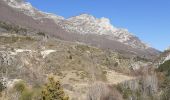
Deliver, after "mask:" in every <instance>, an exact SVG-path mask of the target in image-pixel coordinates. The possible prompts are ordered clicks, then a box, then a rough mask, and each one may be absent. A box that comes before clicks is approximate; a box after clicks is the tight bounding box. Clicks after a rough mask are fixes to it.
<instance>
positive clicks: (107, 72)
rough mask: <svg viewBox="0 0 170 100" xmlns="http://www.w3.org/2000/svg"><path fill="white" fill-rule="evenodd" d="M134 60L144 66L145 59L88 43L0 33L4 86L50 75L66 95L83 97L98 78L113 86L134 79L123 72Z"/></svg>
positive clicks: (39, 80)
mask: <svg viewBox="0 0 170 100" xmlns="http://www.w3.org/2000/svg"><path fill="white" fill-rule="evenodd" d="M135 63H143V64H142V65H141V66H144V65H145V64H146V63H149V62H148V61H144V60H140V61H139V60H135V58H134V59H132V58H125V57H124V56H123V55H121V54H119V53H117V52H112V51H103V50H101V49H98V48H95V47H90V46H88V45H83V44H77V43H71V42H65V41H61V40H57V39H47V40H46V39H44V38H43V37H42V36H41V35H31V36H25V35H18V34H11V33H1V34H0V72H1V74H0V77H1V78H3V79H5V81H6V82H7V84H6V85H7V87H8V86H12V85H13V83H14V81H16V80H24V81H26V82H27V83H28V84H30V85H31V86H35V85H37V84H39V85H41V84H43V83H44V81H45V79H46V78H47V77H48V75H50V74H53V75H55V77H57V78H58V79H60V81H61V82H62V84H63V87H64V89H65V90H66V92H67V93H68V94H69V95H70V97H77V96H78V97H79V96H85V94H86V92H87V87H88V86H89V83H93V82H98V81H102V82H105V83H106V84H111V85H115V84H118V83H121V82H124V81H127V80H131V79H134V78H135V77H133V76H128V75H126V74H124V73H128V74H130V72H131V69H132V68H133V67H136V66H135V65H134V64H135ZM115 70H116V71H115ZM118 71H119V73H118ZM120 72H121V73H120ZM122 72H123V73H122ZM76 100H78V99H76ZM79 100H82V99H81V98H80V99H79Z"/></svg>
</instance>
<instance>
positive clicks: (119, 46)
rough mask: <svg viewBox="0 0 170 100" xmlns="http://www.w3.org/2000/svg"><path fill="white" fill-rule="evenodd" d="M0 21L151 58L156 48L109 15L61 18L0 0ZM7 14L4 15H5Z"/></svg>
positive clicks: (156, 52) (14, 1)
mask: <svg viewBox="0 0 170 100" xmlns="http://www.w3.org/2000/svg"><path fill="white" fill-rule="evenodd" d="M0 7H1V9H0V12H1V14H0V21H2V22H9V23H12V24H15V25H20V26H23V27H26V28H31V29H34V30H39V31H41V32H45V33H48V35H50V36H52V37H56V38H59V39H62V40H65V41H71V42H81V43H85V44H88V45H91V46H95V47H98V48H101V49H108V48H109V49H111V50H113V51H117V52H121V53H124V54H129V56H132V55H138V56H140V57H144V58H147V59H152V58H155V57H156V56H157V55H158V54H159V53H160V52H159V51H158V50H156V49H154V48H152V47H149V46H148V45H146V44H145V43H143V42H142V41H141V40H139V39H138V38H137V37H136V36H134V35H132V34H131V33H129V32H128V31H127V30H126V29H121V28H116V27H114V26H113V25H111V24H110V22H109V19H106V18H101V19H98V18H95V17H93V16H91V15H87V14H83V15H80V16H76V17H72V18H69V19H64V18H63V17H61V16H58V15H54V14H49V13H45V12H42V11H39V10H37V9H36V8H34V7H32V6H31V4H30V3H25V2H23V1H22V0H20V1H17V0H2V1H0ZM6 16H8V17H6Z"/></svg>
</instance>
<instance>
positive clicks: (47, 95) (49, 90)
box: [42, 77, 69, 100]
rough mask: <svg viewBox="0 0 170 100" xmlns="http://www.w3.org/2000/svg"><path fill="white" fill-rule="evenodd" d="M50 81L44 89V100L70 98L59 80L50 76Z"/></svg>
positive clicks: (66, 99) (67, 99) (65, 99)
mask: <svg viewBox="0 0 170 100" xmlns="http://www.w3.org/2000/svg"><path fill="white" fill-rule="evenodd" d="M48 81H49V82H48V83H47V84H45V86H44V89H43V90H42V100H69V97H68V96H67V95H65V93H64V91H63V88H62V87H61V84H60V82H59V81H56V80H55V79H54V78H53V77H50V78H49V79H48Z"/></svg>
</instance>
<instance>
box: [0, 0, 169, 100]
mask: <svg viewBox="0 0 170 100" xmlns="http://www.w3.org/2000/svg"><path fill="white" fill-rule="evenodd" d="M0 12H1V13H0V99H2V100H27V99H28V100H39V99H40V96H41V95H42V87H44V84H45V83H46V79H47V78H48V77H49V76H51V75H52V76H53V77H54V78H57V79H58V80H59V81H60V82H61V86H62V87H63V89H64V91H65V92H66V94H68V95H69V97H70V100H168V99H169V97H168V95H169V94H168V93H170V92H169V90H168V91H167V90H166V89H168V88H169V87H168V86H169V85H167V84H169V82H170V81H169V79H168V78H169V77H167V76H166V75H169V72H170V71H169V62H170V61H169V54H170V51H169V50H166V51H165V52H163V53H161V54H160V52H159V51H158V50H155V49H154V48H152V47H150V46H148V45H147V44H145V43H143V42H142V41H141V40H140V39H138V38H137V37H136V36H134V35H133V34H132V33H130V32H128V30H127V29H122V28H116V27H114V26H113V25H111V23H110V21H109V19H107V18H95V17H94V16H92V15H89V14H82V15H79V16H74V17H71V18H68V19H65V18H63V17H61V16H58V15H54V14H50V13H45V12H42V11H39V10H38V9H36V8H34V7H32V6H31V4H30V3H27V2H25V1H24V0H1V1H0ZM159 54H160V55H159ZM154 58H157V59H156V60H155V59H154ZM153 60H154V61H155V62H153ZM157 62H158V63H157ZM160 62H161V63H160ZM155 65H156V66H155ZM19 82H24V83H20V84H19V85H18V84H16V83H19ZM57 82H58V81H57ZM53 85H54V84H53ZM20 86H21V88H20ZM46 86H48V84H46ZM54 86H55V85H54ZM162 87H163V88H162ZM23 88H25V89H24V90H21V91H20V89H23ZM56 89H57V88H56ZM49 91H51V90H50V89H49ZM52 91H53V90H52ZM54 92H55V91H54ZM60 92H63V91H60ZM52 93H53V92H52ZM166 93H167V94H166ZM162 97H165V98H166V99H161V98H162ZM99 98H100V99H99ZM167 98H168V99H167Z"/></svg>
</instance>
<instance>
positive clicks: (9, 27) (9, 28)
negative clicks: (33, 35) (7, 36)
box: [0, 22, 27, 33]
mask: <svg viewBox="0 0 170 100" xmlns="http://www.w3.org/2000/svg"><path fill="white" fill-rule="evenodd" d="M0 27H1V28H3V29H5V30H7V31H9V32H12V33H27V29H25V28H22V27H20V26H16V25H11V24H8V23H5V22H0Z"/></svg>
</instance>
